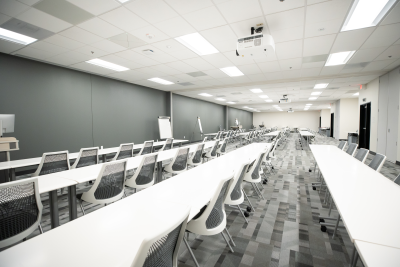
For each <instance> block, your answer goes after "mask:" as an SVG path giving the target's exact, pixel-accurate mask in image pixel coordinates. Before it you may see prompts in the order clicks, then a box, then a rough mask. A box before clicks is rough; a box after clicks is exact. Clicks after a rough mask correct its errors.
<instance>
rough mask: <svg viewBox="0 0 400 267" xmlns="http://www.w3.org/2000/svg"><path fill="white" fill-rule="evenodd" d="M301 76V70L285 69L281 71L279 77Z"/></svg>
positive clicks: (292, 77)
mask: <svg viewBox="0 0 400 267" xmlns="http://www.w3.org/2000/svg"><path fill="white" fill-rule="evenodd" d="M300 77H301V70H286V71H282V72H281V77H280V78H281V79H295V78H300Z"/></svg>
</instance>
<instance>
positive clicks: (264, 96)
mask: <svg viewBox="0 0 400 267" xmlns="http://www.w3.org/2000/svg"><path fill="white" fill-rule="evenodd" d="M258 97H260V98H268V96H267V95H259V96H258Z"/></svg>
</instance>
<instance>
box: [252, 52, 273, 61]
mask: <svg viewBox="0 0 400 267" xmlns="http://www.w3.org/2000/svg"><path fill="white" fill-rule="evenodd" d="M276 60H278V58H277V56H276V53H267V54H266V55H265V56H264V57H258V58H255V59H254V61H255V62H256V63H263V62H270V61H276Z"/></svg>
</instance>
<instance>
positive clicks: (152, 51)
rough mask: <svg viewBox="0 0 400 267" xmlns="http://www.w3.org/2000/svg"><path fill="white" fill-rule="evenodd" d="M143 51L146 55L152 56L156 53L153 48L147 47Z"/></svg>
mask: <svg viewBox="0 0 400 267" xmlns="http://www.w3.org/2000/svg"><path fill="white" fill-rule="evenodd" d="M142 53H143V54H145V55H146V56H152V55H154V53H155V52H154V50H151V49H145V50H142Z"/></svg>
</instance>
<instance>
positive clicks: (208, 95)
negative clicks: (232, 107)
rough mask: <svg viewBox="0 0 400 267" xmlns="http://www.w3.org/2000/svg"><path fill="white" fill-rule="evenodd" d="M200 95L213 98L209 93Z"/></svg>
mask: <svg viewBox="0 0 400 267" xmlns="http://www.w3.org/2000/svg"><path fill="white" fill-rule="evenodd" d="M199 95H201V96H206V97H210V96H212V95H210V94H207V93H201V94H199Z"/></svg>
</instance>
